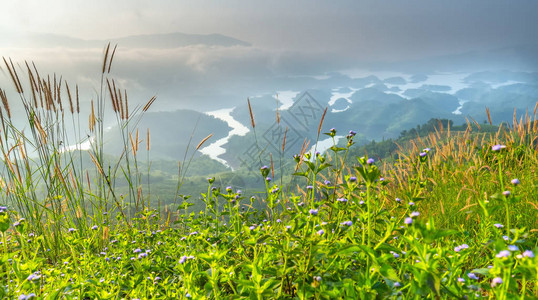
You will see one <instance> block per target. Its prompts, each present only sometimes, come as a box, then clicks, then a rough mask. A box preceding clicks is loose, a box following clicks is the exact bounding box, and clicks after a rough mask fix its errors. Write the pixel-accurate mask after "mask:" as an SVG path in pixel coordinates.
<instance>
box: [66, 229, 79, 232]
mask: <svg viewBox="0 0 538 300" xmlns="http://www.w3.org/2000/svg"><path fill="white" fill-rule="evenodd" d="M75 231H77V230H76V229H75V228H69V229H67V232H69V233H71V232H75Z"/></svg>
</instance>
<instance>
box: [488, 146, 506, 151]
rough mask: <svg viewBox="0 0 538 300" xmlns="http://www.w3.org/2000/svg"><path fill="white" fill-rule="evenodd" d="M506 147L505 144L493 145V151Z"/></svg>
mask: <svg viewBox="0 0 538 300" xmlns="http://www.w3.org/2000/svg"><path fill="white" fill-rule="evenodd" d="M504 148H506V146H505V145H494V146H491V150H492V151H495V152H497V151H501V149H504Z"/></svg>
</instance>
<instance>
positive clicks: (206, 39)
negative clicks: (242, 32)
mask: <svg viewBox="0 0 538 300" xmlns="http://www.w3.org/2000/svg"><path fill="white" fill-rule="evenodd" d="M108 42H112V43H117V44H119V45H121V46H122V47H129V48H161V49H163V48H165V49H166V48H178V47H185V46H193V45H205V46H221V47H231V46H245V47H248V46H251V44H250V43H247V42H245V41H241V40H239V39H236V38H233V37H229V36H225V35H222V34H188V33H181V32H173V33H166V34H143V35H131V36H125V37H119V38H114V39H102V40H84V39H79V38H74V37H69V36H64V35H57V34H50V33H30V34H27V35H25V36H23V37H16V38H14V37H12V38H9V39H3V41H0V46H12V47H23V48H25V47H28V48H55V47H65V48H102V47H103V45H106V44H107V43H108Z"/></svg>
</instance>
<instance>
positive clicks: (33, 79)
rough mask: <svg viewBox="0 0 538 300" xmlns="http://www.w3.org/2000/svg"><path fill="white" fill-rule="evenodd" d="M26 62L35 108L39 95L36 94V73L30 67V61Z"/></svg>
mask: <svg viewBox="0 0 538 300" xmlns="http://www.w3.org/2000/svg"><path fill="white" fill-rule="evenodd" d="M24 64H25V65H26V69H27V72H28V80H29V81H30V90H31V91H32V99H33V100H34V102H33V104H34V108H37V96H36V90H37V86H36V81H35V78H34V74H33V73H32V70H31V69H30V65H28V62H27V61H25V62H24ZM66 85H67V84H66Z"/></svg>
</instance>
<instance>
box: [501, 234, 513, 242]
mask: <svg viewBox="0 0 538 300" xmlns="http://www.w3.org/2000/svg"><path fill="white" fill-rule="evenodd" d="M503 240H505V241H511V240H512V239H511V238H510V237H509V236H507V235H503Z"/></svg>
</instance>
